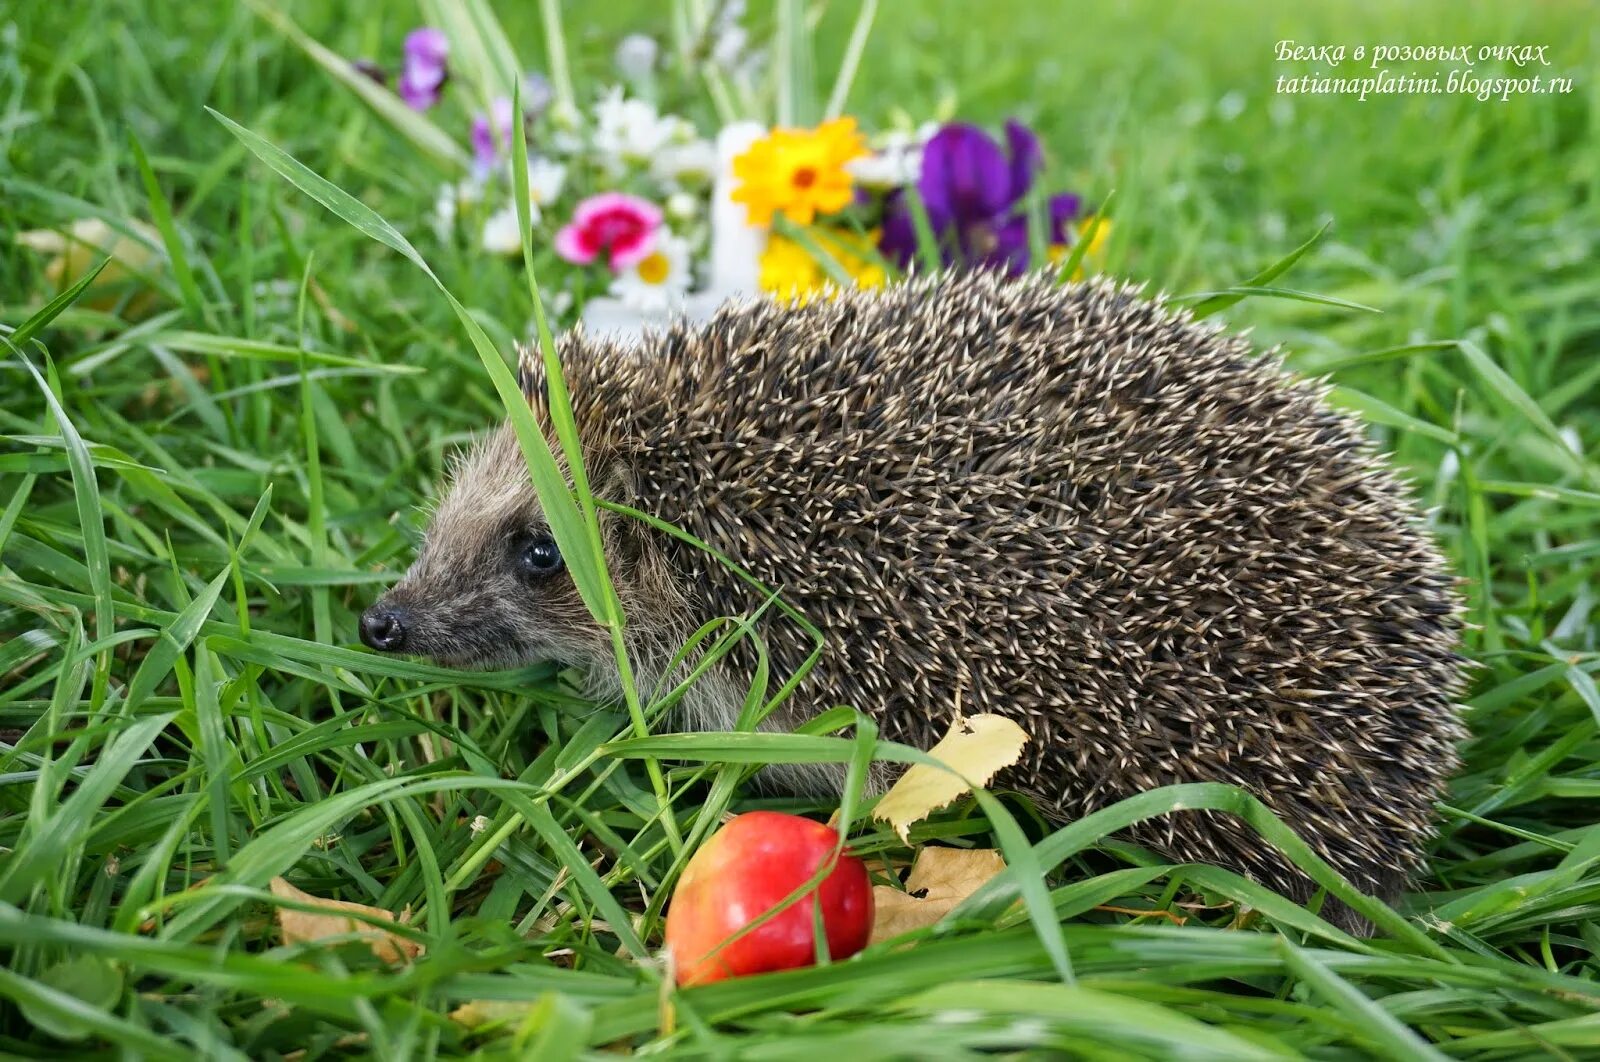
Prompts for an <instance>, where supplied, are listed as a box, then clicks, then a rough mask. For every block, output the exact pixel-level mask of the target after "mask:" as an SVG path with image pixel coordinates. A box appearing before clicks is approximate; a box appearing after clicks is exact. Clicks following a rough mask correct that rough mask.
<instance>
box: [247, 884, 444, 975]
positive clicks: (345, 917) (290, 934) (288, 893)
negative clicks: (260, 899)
mask: <svg viewBox="0 0 1600 1062" xmlns="http://www.w3.org/2000/svg"><path fill="white" fill-rule="evenodd" d="M271 888H272V895H274V896H276V897H278V898H279V899H283V900H294V901H296V902H298V903H305V904H312V905H314V906H316V907H318V908H321V909H322V910H323V911H326V912H328V913H327V914H322V913H312V912H310V911H296V910H291V909H290V908H287V907H280V908H278V927H279V929H280V930H282V933H283V942H284V943H285V944H299V943H303V942H306V941H316V940H326V939H327V938H329V937H348V936H350V935H351V934H355V935H357V936H360V937H362V938H363V939H365V940H366V941H367V944H368V946H369V947H371V948H372V954H374V955H376V956H377V957H378V958H380V959H382V960H383V961H384V962H386V963H389V964H391V965H398V964H399V963H402V962H410V961H411V960H412V959H415V958H416V957H417V956H418V955H419V954H421V952H422V945H420V944H418V943H416V942H415V941H412V940H407V939H406V938H405V937H402V936H398V935H396V934H394V933H390V932H388V931H387V930H383V929H379V928H378V927H377V926H375V925H372V924H371V923H369V922H364V921H362V920H360V919H358V918H351V917H350V916H349V914H340V913H338V912H341V911H344V912H352V911H353V912H359V913H361V914H364V915H369V916H371V917H373V918H377V919H381V920H382V921H385V922H393V921H395V920H396V919H395V916H394V912H392V911H385V910H383V909H382V908H379V907H368V906H367V905H365V904H360V903H351V902H350V901H348V900H325V899H323V898H322V897H320V896H313V895H311V894H310V893H308V892H302V891H301V890H299V889H297V888H295V887H294V886H293V885H290V884H289V883H288V882H287V881H285V880H283V879H282V878H273V879H272V885H271ZM410 916H411V911H410V908H407V909H406V910H405V911H403V912H401V914H400V918H399V923H400V924H401V925H404V924H405V923H406V921H407V919H408V918H410Z"/></svg>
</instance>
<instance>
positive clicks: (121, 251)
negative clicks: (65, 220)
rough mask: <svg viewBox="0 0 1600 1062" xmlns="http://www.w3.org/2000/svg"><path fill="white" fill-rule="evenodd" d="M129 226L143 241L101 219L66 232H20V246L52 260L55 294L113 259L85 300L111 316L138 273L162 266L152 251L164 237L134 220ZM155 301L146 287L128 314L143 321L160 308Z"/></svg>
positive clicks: (49, 269)
mask: <svg viewBox="0 0 1600 1062" xmlns="http://www.w3.org/2000/svg"><path fill="white" fill-rule="evenodd" d="M126 227H127V229H128V231H130V232H133V233H137V234H138V238H135V237H134V236H129V235H125V234H124V233H122V232H119V231H118V230H116V229H113V228H112V227H111V226H110V225H108V224H106V222H104V221H103V220H101V219H100V218H79V219H78V220H77V221H74V222H73V223H72V224H71V225H70V226H68V227H67V230H66V231H65V232H58V231H56V230H54V229H31V230H29V231H28V232H19V233H17V235H16V242H17V243H18V244H20V245H21V246H23V247H27V248H29V249H30V250H34V251H37V252H38V253H40V254H43V255H50V256H52V257H51V258H50V260H49V262H47V263H46V264H45V268H44V275H45V279H46V280H47V281H48V282H49V284H50V287H51V292H50V293H51V294H55V293H56V292H58V291H65V290H66V289H67V288H69V287H71V286H72V285H73V284H74V283H76V282H77V281H78V279H79V278H80V277H82V276H83V275H84V274H85V273H87V272H88V271H89V270H90V269H91V268H92V267H93V266H94V265H95V263H97V262H98V261H99V260H100V259H102V258H106V257H110V259H111V261H110V263H108V264H107V265H106V267H105V269H103V270H101V272H100V275H99V276H98V277H96V278H95V281H94V283H93V284H91V285H90V286H89V291H88V292H87V293H85V295H84V298H83V300H82V301H83V305H85V306H87V307H89V308H90V309H93V310H100V311H103V312H109V311H110V310H112V309H114V308H115V307H116V306H117V305H118V304H119V303H120V302H121V300H122V294H123V290H124V289H125V288H126V287H127V286H128V284H129V283H130V282H134V281H135V278H136V274H140V273H150V272H151V271H153V270H154V269H156V268H157V267H158V266H159V265H160V258H161V255H160V252H158V251H156V250H153V248H157V247H160V246H161V234H160V233H159V232H157V231H156V230H155V229H152V228H151V227H150V226H149V225H146V224H144V223H143V222H139V221H133V220H129V221H127V222H126ZM156 298H157V294H156V292H155V291H153V290H152V289H149V288H141V289H140V290H138V291H136V292H135V293H134V294H133V295H132V297H131V298H130V299H129V300H128V301H127V303H126V305H125V306H124V307H123V310H124V312H125V313H126V314H127V316H129V317H130V318H139V317H143V316H144V315H145V313H146V312H147V311H149V310H150V309H151V308H152V307H153V306H154V305H155V300H156Z"/></svg>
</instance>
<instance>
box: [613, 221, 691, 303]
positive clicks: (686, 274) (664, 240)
mask: <svg viewBox="0 0 1600 1062" xmlns="http://www.w3.org/2000/svg"><path fill="white" fill-rule="evenodd" d="M693 279H694V278H693V277H692V276H691V274H690V268H689V244H688V242H687V241H686V240H683V239H682V238H680V237H677V236H674V235H672V234H671V233H669V232H667V231H665V230H663V231H662V232H660V233H659V234H658V235H657V237H656V249H655V250H654V251H652V252H650V254H649V255H647V256H645V257H644V258H643V259H641V260H640V261H639V263H638V264H637V265H632V266H629V267H628V268H627V269H624V270H623V271H622V272H621V273H619V274H617V279H615V280H613V281H612V282H611V294H612V295H614V296H616V297H617V298H618V299H620V300H621V301H622V304H623V305H624V306H626V307H628V308H629V309H631V310H637V311H638V312H639V313H642V314H652V315H653V314H662V313H665V312H667V311H668V310H671V309H673V308H674V307H676V306H678V305H679V304H680V303H681V302H682V301H683V296H684V293H685V292H687V291H688V290H689V284H690V282H691V281H692V280H693Z"/></svg>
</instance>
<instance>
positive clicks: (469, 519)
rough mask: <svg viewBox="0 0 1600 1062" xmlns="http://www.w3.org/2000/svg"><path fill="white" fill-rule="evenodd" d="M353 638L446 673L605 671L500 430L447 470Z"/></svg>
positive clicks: (596, 641)
mask: <svg viewBox="0 0 1600 1062" xmlns="http://www.w3.org/2000/svg"><path fill="white" fill-rule="evenodd" d="M614 574H615V573H614ZM361 638H362V640H363V641H364V642H366V643H367V644H368V645H369V646H371V647H372V648H374V649H377V650H380V651H383V652H400V653H409V654H414V655H417V656H424V657H428V658H430V659H432V660H434V661H436V662H438V663H441V664H446V665H451V666H456V667H478V668H486V667H516V666H520V665H523V664H529V663H534V662H537V661H541V660H558V661H560V662H562V663H566V664H571V665H575V666H578V667H580V668H583V669H585V670H592V669H594V668H596V667H598V666H602V665H605V664H610V662H611V661H612V659H613V657H612V651H611V646H610V640H609V638H608V637H607V635H606V633H605V631H604V630H603V629H602V628H601V627H600V626H599V625H598V624H596V623H595V622H594V621H593V619H592V618H591V617H590V615H589V612H588V610H587V608H586V607H585V606H584V604H583V600H582V598H581V597H579V595H578V591H577V587H576V586H575V585H574V584H573V582H572V578H571V575H570V573H568V571H567V569H566V565H565V563H564V562H563V560H562V557H561V551H560V549H559V548H557V546H556V543H555V539H554V538H553V537H552V536H551V534H550V529H549V527H548V525H547V524H546V522H545V520H544V516H543V513H542V512H541V510H540V508H539V503H538V499H537V497H536V496H535V495H534V491H533V488H532V486H531V484H530V483H529V481H528V475H527V468H526V466H525V464H524V463H523V460H522V456H521V453H520V451H519V450H518V449H517V444H516V439H515V436H514V435H513V434H512V433H511V431H510V430H509V429H506V428H502V429H501V430H500V431H498V432H495V433H494V434H493V435H492V436H490V437H489V438H488V439H487V440H486V441H485V442H484V443H483V444H482V445H480V446H479V447H477V448H476V449H474V450H473V451H472V452H471V453H469V454H467V455H466V456H465V457H464V458H463V459H462V460H461V461H459V462H458V463H457V465H456V467H455V470H454V475H453V476H452V482H451V486H450V489H449V490H448V492H447V493H446V494H445V496H444V498H443V500H442V501H441V502H440V503H439V507H438V510H437V512H436V513H435V515H434V518H433V521H432V523H431V525H430V526H429V528H428V532H427V536H426V538H425V540H424V542H423V546H422V550H421V552H420V553H419V554H418V556H417V560H416V563H415V564H413V565H412V566H411V569H410V570H409V571H408V572H406V574H405V577H404V578H403V579H401V580H400V582H399V583H397V584H396V585H395V586H394V587H393V588H392V589H391V590H390V591H389V592H388V593H386V594H384V595H383V596H382V597H381V598H380V599H379V600H378V601H377V602H376V603H375V604H374V605H373V606H372V607H371V608H369V609H367V611H366V613H365V614H363V616H362V617H361Z"/></svg>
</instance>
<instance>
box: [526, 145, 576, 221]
mask: <svg viewBox="0 0 1600 1062" xmlns="http://www.w3.org/2000/svg"><path fill="white" fill-rule="evenodd" d="M566 183H567V168H566V167H565V166H563V165H561V163H559V162H553V161H551V160H550V159H547V158H544V157H542V156H541V157H539V158H533V159H529V160H528V204H529V206H531V207H532V208H533V217H532V220H534V221H538V220H539V215H540V212H541V209H542V208H543V207H547V206H549V205H550V204H551V203H554V202H555V201H556V200H557V199H559V198H561V189H562V188H563V187H565V185H566Z"/></svg>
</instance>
